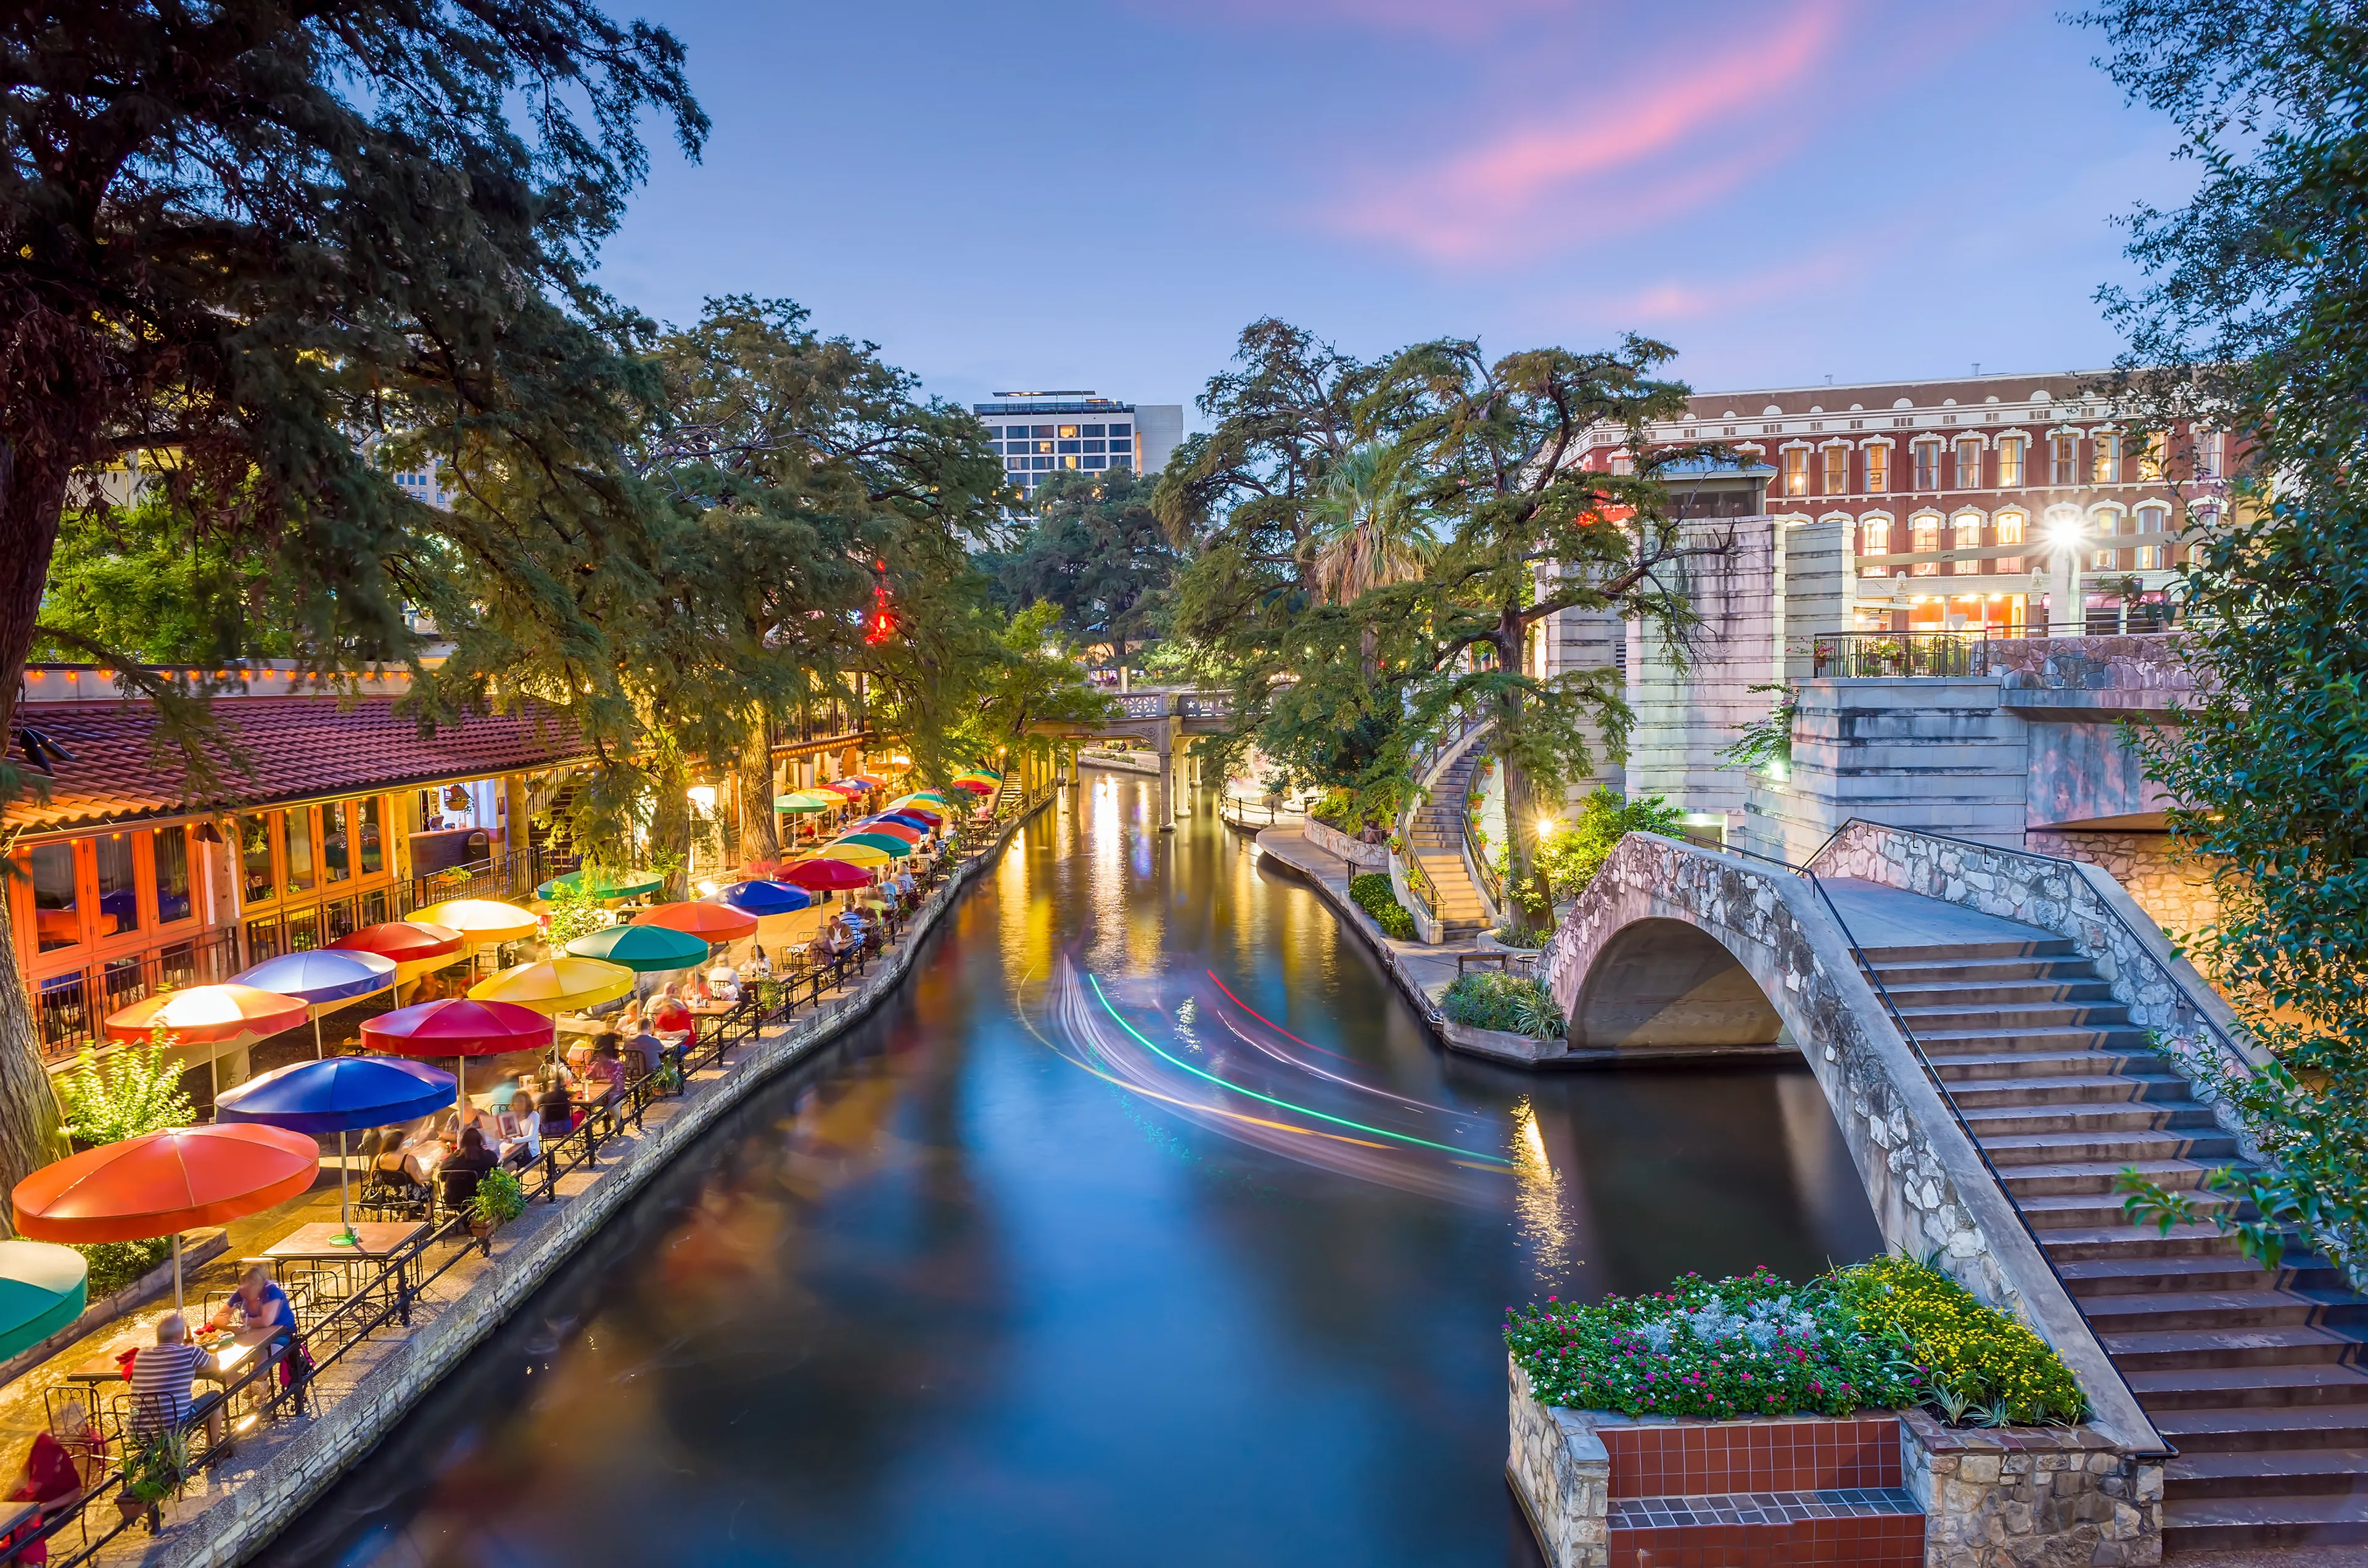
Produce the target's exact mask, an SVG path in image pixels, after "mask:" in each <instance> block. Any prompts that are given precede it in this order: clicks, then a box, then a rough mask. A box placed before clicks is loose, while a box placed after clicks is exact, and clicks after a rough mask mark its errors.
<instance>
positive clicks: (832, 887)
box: [781, 857, 885, 892]
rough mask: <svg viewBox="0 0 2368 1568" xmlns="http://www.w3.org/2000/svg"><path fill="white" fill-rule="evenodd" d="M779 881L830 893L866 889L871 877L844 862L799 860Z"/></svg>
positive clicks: (784, 872)
mask: <svg viewBox="0 0 2368 1568" xmlns="http://www.w3.org/2000/svg"><path fill="white" fill-rule="evenodd" d="M882 858H885V857H882ZM781 881H785V882H794V883H796V884H797V885H798V886H799V887H802V888H812V889H813V890H814V892H835V891H837V890H839V889H843V888H868V887H870V886H871V873H870V872H868V871H866V870H864V869H861V868H860V867H858V866H853V865H850V864H848V862H847V861H845V860H837V859H819V860H801V861H799V862H798V863H797V864H796V865H794V866H791V868H790V869H787V870H785V871H783V872H782V873H781Z"/></svg>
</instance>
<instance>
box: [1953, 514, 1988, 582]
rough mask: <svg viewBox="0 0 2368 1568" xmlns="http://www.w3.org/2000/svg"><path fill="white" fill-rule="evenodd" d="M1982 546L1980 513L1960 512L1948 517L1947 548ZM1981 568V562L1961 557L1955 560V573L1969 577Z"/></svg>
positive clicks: (1964, 548)
mask: <svg viewBox="0 0 2368 1568" xmlns="http://www.w3.org/2000/svg"><path fill="white" fill-rule="evenodd" d="M1981 547H1982V515H1981V514H1980V513H1979V512H1960V513H1958V514H1957V515H1956V516H1955V517H1952V518H1950V519H1949V548H1950V549H1951V550H1954V551H1977V550H1979V549H1981ZM1981 569H1982V562H1978V561H1968V560H1964V559H1963V558H1962V557H1961V558H1960V559H1959V560H1958V562H1957V570H1956V573H1955V575H1957V576H1960V577H1970V576H1972V575H1974V574H1975V573H1977V572H1979V571H1980V570H1981Z"/></svg>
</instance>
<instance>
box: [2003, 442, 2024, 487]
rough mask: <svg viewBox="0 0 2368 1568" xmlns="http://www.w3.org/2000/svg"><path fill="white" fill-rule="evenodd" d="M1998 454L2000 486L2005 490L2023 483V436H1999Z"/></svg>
mask: <svg viewBox="0 0 2368 1568" xmlns="http://www.w3.org/2000/svg"><path fill="white" fill-rule="evenodd" d="M2021 483H2022V437H2020V436H2001V437H1998V488H1999V489H2001V490H2005V489H2009V488H2011V487H2013V486H2016V485H2019V484H2021Z"/></svg>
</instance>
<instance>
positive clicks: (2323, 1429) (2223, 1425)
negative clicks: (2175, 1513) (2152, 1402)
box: [2147, 1404, 2368, 1454]
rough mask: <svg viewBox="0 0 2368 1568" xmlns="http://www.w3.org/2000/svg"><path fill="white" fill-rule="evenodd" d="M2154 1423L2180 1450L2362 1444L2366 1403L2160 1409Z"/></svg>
mask: <svg viewBox="0 0 2368 1568" xmlns="http://www.w3.org/2000/svg"><path fill="white" fill-rule="evenodd" d="M2147 1419H2148V1420H2150V1421H2152V1422H2153V1423H2154V1429H2155V1430H2156V1431H2157V1432H2159V1433H2161V1434H2162V1435H2163V1436H2164V1437H2167V1438H2169V1441H2170V1445H2171V1447H2173V1448H2175V1449H2178V1450H2179V1451H2180V1452H2181V1453H2183V1454H2203V1453H2213V1454H2226V1453H2260V1452H2263V1451H2266V1450H2271V1449H2368V1405H2359V1404H2308V1405H2299V1406H2297V1405H2286V1406H2277V1405H2260V1406H2243V1407H2239V1408H2237V1409H2233V1410H2231V1409H2220V1410H2166V1411H2164V1412H2162V1413H2161V1414H2160V1415H2148V1416H2147Z"/></svg>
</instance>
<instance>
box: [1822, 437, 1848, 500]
mask: <svg viewBox="0 0 2368 1568" xmlns="http://www.w3.org/2000/svg"><path fill="white" fill-rule="evenodd" d="M1825 459H1826V474H1825V481H1826V494H1828V495H1847V494H1850V449H1849V448H1848V447H1827V449H1826V450H1825Z"/></svg>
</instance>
